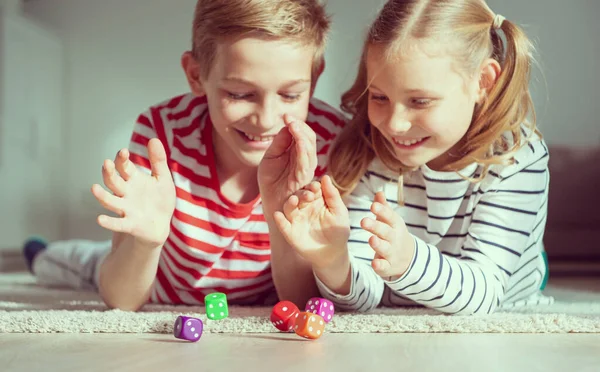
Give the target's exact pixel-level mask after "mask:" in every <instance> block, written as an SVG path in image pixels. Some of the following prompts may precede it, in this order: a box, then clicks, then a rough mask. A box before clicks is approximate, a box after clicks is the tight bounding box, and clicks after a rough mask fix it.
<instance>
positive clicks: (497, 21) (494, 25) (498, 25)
mask: <svg viewBox="0 0 600 372" xmlns="http://www.w3.org/2000/svg"><path fill="white" fill-rule="evenodd" d="M505 20H506V18H504V17H503V16H502V15H500V14H496V16H495V17H494V22H493V23H492V28H493V29H496V30H497V29H499V28H502V23H504V21H505Z"/></svg>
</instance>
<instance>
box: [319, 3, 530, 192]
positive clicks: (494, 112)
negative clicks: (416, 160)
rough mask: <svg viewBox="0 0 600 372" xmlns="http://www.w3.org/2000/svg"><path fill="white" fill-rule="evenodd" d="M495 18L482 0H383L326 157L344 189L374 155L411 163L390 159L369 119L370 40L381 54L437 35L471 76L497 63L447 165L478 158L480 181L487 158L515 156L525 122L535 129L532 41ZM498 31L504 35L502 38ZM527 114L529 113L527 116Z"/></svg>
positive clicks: (391, 164) (396, 165) (398, 167)
mask: <svg viewBox="0 0 600 372" xmlns="http://www.w3.org/2000/svg"><path fill="white" fill-rule="evenodd" d="M495 20H497V18H496V16H495V14H494V13H493V12H492V11H491V10H490V8H489V7H488V6H487V4H486V3H485V1H484V0H390V1H388V2H387V4H386V5H385V6H384V7H383V9H382V10H381V12H380V13H379V15H378V17H377V19H376V21H375V22H374V24H373V25H372V26H371V28H370V30H369V33H368V36H367V40H366V42H365V45H364V48H363V54H362V60H361V62H360V67H359V71H358V76H357V78H356V80H355V82H354V85H353V86H352V87H351V88H350V89H349V90H348V91H347V92H346V93H345V94H344V95H343V96H342V109H343V110H344V111H346V112H348V113H350V114H351V115H352V116H353V117H352V120H351V122H350V123H349V124H348V125H347V126H346V127H345V129H344V131H343V132H342V133H340V135H339V136H338V138H337V141H336V143H335V145H334V147H333V148H332V151H331V154H332V155H331V157H330V160H329V161H330V164H329V172H330V173H331V176H332V179H333V180H334V182H335V184H336V186H337V187H338V188H339V189H340V191H341V192H342V194H348V193H350V192H351V191H352V190H353V189H354V187H355V186H356V185H357V183H358V182H359V180H360V178H361V177H362V175H363V174H364V173H365V172H366V170H367V167H368V166H369V163H370V162H371V161H372V160H373V159H374V157H375V156H377V157H378V158H380V159H381V161H382V162H383V163H384V164H385V165H386V166H387V167H388V168H390V169H391V170H393V171H397V172H399V173H400V175H402V173H403V172H405V171H407V170H409V169H408V168H407V167H406V166H404V165H403V164H401V163H400V162H399V161H398V160H397V159H396V158H395V156H394V152H393V148H392V147H391V145H390V144H389V143H388V142H387V140H386V139H385V138H384V137H383V136H382V135H381V133H380V132H379V131H378V130H377V129H376V128H374V127H373V126H372V125H371V124H370V123H369V118H368V112H367V108H368V94H365V93H366V91H367V89H368V82H367V70H366V56H367V50H368V47H369V46H371V45H377V46H383V47H384V48H385V49H386V52H387V53H386V54H387V55H388V56H389V57H390V58H394V55H395V54H396V53H398V52H402V48H403V47H405V46H406V44H407V43H410V42H411V41H421V40H426V41H432V40H435V42H438V43H442V45H446V46H447V47H449V49H448V50H454V51H457V52H455V53H456V54H457V57H458V58H459V60H458V61H457V62H458V63H457V65H458V66H462V67H461V68H462V69H463V71H464V72H465V73H466V74H468V76H474V75H473V74H476V73H478V72H479V68H480V66H481V64H482V63H483V62H484V61H485V60H486V59H487V58H494V59H496V60H497V61H498V62H499V63H500V65H501V67H502V72H501V74H500V76H499V77H498V79H497V81H496V84H495V85H494V87H493V88H492V89H491V90H490V91H489V94H488V95H487V97H486V99H485V100H484V102H483V103H482V104H481V105H478V106H477V107H476V108H475V112H474V114H473V119H472V122H471V125H470V127H469V129H468V131H467V133H466V134H465V138H464V139H465V140H464V141H462V143H464V145H463V146H462V148H459V149H458V153H459V154H460V155H461V156H459V157H457V158H456V160H455V161H454V162H453V163H451V164H449V169H453V170H456V171H458V170H460V169H462V168H464V167H465V166H467V165H469V164H472V163H474V162H475V163H478V164H482V165H483V166H484V170H483V172H482V174H481V175H480V177H478V178H477V179H472V181H477V180H481V179H482V178H483V177H485V175H486V174H487V172H488V169H489V167H490V165H492V164H501V163H505V162H507V161H508V162H510V161H512V156H513V154H514V153H515V152H516V151H517V150H518V149H519V148H521V146H522V145H523V142H524V141H522V140H523V133H522V128H521V126H522V125H527V126H529V127H530V129H531V133H538V132H537V129H536V124H535V110H534V108H533V104H532V101H531V96H530V93H529V77H530V65H531V63H532V51H533V47H532V44H531V43H530V41H529V40H528V39H527V37H526V35H525V34H524V32H523V31H522V30H521V29H520V28H519V27H518V26H516V25H515V24H514V23H511V22H510V21H507V20H504V22H502V24H501V25H497V26H499V28H498V29H496V28H495V27H494V23H497V22H495ZM500 30H502V31H503V32H504V35H505V38H506V42H503V41H502V39H501V37H500V35H499V33H498V32H499V31H500ZM408 53H409V52H408ZM459 53H460V54H459ZM529 115H531V118H530V120H529V121H527V117H528V116H529ZM505 133H510V134H511V136H509V137H512V138H506V136H503V134H505ZM538 134H539V133H538ZM357 137H358V138H359V139H358V141H357ZM400 179H402V176H400ZM400 192H401V191H400ZM399 199H401V198H399ZM399 202H400V203H401V202H402V201H401V200H399Z"/></svg>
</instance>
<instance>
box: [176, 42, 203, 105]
mask: <svg viewBox="0 0 600 372" xmlns="http://www.w3.org/2000/svg"><path fill="white" fill-rule="evenodd" d="M181 67H182V68H183V72H184V73H185V77H186V78H187V81H188V84H189V86H190V90H191V91H192V93H193V94H194V95H195V96H198V97H201V96H204V94H205V92H204V87H203V86H202V81H201V79H200V64H199V63H198V61H196V59H195V58H194V56H193V55H192V53H191V52H189V51H188V52H185V53H183V55H182V56H181Z"/></svg>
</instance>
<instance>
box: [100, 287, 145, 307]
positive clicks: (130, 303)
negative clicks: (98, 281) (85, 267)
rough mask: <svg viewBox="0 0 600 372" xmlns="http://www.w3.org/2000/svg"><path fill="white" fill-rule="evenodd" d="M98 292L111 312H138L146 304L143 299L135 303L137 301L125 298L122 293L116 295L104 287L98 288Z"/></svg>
mask: <svg viewBox="0 0 600 372" xmlns="http://www.w3.org/2000/svg"><path fill="white" fill-rule="evenodd" d="M98 292H99V294H100V297H101V298H102V301H103V302H104V304H105V305H106V306H107V307H108V308H109V309H111V310H121V311H131V312H136V311H138V310H140V309H141V308H142V307H143V306H144V305H145V304H146V301H145V300H142V299H141V298H140V299H139V300H137V301H135V300H136V299H133V300H132V298H131V297H128V296H123V295H122V294H120V293H115V292H114V291H112V290H110V289H107V288H105V287H103V286H100V288H98Z"/></svg>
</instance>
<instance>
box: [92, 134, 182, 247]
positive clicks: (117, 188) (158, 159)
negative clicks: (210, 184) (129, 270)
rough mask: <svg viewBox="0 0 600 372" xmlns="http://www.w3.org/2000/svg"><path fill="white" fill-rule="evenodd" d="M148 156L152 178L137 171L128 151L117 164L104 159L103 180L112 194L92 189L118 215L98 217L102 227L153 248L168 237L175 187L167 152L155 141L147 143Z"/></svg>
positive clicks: (100, 188)
mask: <svg viewBox="0 0 600 372" xmlns="http://www.w3.org/2000/svg"><path fill="white" fill-rule="evenodd" d="M148 157H149V160H150V165H151V170H152V174H151V175H147V174H145V173H143V172H141V171H140V170H138V169H137V168H136V166H135V165H134V164H133V163H132V162H131V160H129V151H128V150H127V149H123V150H121V151H119V153H118V154H117V156H116V158H115V161H114V162H112V161H110V160H105V161H104V165H103V167H102V178H103V181H104V184H105V185H106V187H107V188H108V189H109V190H110V191H112V194H111V193H109V192H108V191H106V190H105V189H104V188H102V186H100V185H98V184H95V185H93V186H92V194H94V196H95V197H96V199H98V201H99V202H100V204H101V205H102V206H103V207H104V208H106V209H108V210H109V211H112V212H114V213H116V214H117V215H118V216H119V217H109V216H106V215H100V216H98V224H99V225H100V226H102V227H104V228H105V229H108V230H111V231H114V232H122V233H126V234H130V235H132V236H133V237H135V238H136V239H138V240H139V242H140V243H142V244H143V245H148V246H152V247H154V246H162V245H163V244H164V242H165V241H166V240H167V237H168V236H169V231H170V224H171V218H172V216H173V211H174V209H175V185H174V184H173V178H172V176H171V171H170V170H169V166H168V164H167V155H166V153H165V149H164V147H163V145H162V143H161V142H160V141H159V140H158V139H156V138H154V139H151V140H150V142H148ZM117 172H118V173H117Z"/></svg>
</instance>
